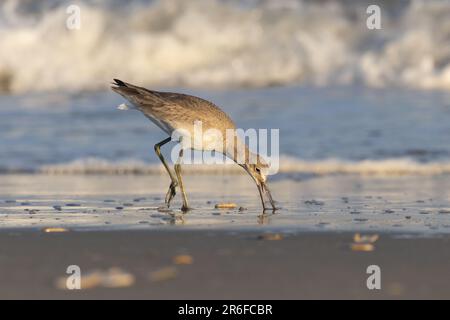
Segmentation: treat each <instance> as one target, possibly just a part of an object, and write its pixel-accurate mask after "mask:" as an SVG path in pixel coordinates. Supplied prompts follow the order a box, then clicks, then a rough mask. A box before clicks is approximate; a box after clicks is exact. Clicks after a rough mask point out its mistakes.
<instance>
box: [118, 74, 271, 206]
mask: <svg viewBox="0 0 450 320" xmlns="http://www.w3.org/2000/svg"><path fill="white" fill-rule="evenodd" d="M111 88H112V89H113V90H114V91H115V92H117V93H118V94H120V95H122V96H123V97H124V98H125V99H127V100H128V101H129V102H131V104H132V105H133V106H134V107H135V108H136V109H138V110H140V111H141V112H142V113H143V114H144V115H145V116H146V117H147V118H149V119H150V120H151V121H152V122H154V123H155V124H156V125H157V126H158V127H159V128H160V129H162V130H163V131H164V132H166V133H167V134H168V135H169V137H168V138H166V139H164V140H162V141H161V142H158V143H157V144H155V152H156V154H157V155H158V157H159V159H160V160H161V162H162V164H163V165H164V168H165V169H166V171H167V173H168V174H169V176H170V179H171V183H170V186H169V190H168V191H167V194H166V197H165V203H166V204H167V206H168V207H169V206H170V202H171V200H172V199H173V197H174V196H175V194H176V188H177V187H178V186H179V187H180V189H181V194H182V198H183V206H182V208H181V210H182V211H187V210H189V205H188V200H187V197H186V192H185V190H184V185H183V180H182V177H181V159H182V157H183V151H184V148H183V147H182V148H181V149H180V152H179V158H178V160H177V161H176V162H175V165H174V169H175V175H176V176H175V175H174V174H173V173H172V171H171V170H170V168H169V166H168V164H167V162H166V161H165V159H164V156H163V155H162V153H161V150H160V148H161V147H162V146H163V145H165V144H166V143H168V142H170V141H171V140H172V134H173V132H174V131H175V130H178V131H184V132H187V133H189V136H190V137H193V136H194V135H195V133H194V132H193V131H194V125H195V123H198V122H200V123H202V127H203V129H206V130H208V129H215V130H217V131H218V132H220V133H221V135H220V138H219V135H217V136H214V135H211V136H209V137H206V138H205V137H202V140H203V141H201V147H200V148H198V150H200V151H205V150H210V151H211V150H214V151H215V152H221V153H223V154H224V155H226V156H227V157H229V158H231V159H232V160H234V161H235V162H236V163H237V164H238V165H240V166H241V167H242V168H244V169H245V171H247V173H248V174H249V175H250V176H251V177H252V179H253V181H254V182H255V184H256V186H257V188H258V191H259V196H260V198H261V202H262V206H263V209H264V210H267V209H268V208H267V207H266V199H265V197H264V195H267V197H268V200H269V202H270V204H271V206H272V210H276V207H275V202H274V200H273V199H272V195H271V193H270V191H269V189H268V187H267V184H266V179H267V176H266V174H265V171H266V170H267V168H268V165H267V163H266V162H265V161H264V160H263V159H262V158H261V157H260V156H259V155H258V154H254V153H252V152H251V151H250V150H249V148H248V147H247V145H246V144H245V143H244V142H242V141H241V140H240V139H238V138H237V137H234V138H233V139H232V140H234V141H225V140H226V139H225V137H226V136H227V134H226V131H227V130H236V126H235V125H234V123H233V121H232V120H231V119H230V117H229V116H228V115H227V114H226V113H225V112H223V111H222V110H221V109H220V108H219V107H217V106H216V105H214V104H213V103H211V102H209V101H206V100H204V99H201V98H198V97H195V96H191V95H187V94H181V93H172V92H160V91H154V90H148V89H145V88H142V87H138V86H135V85H132V84H129V83H126V82H123V81H121V80H117V79H114V83H113V86H112V87H111ZM182 139H183V136H182V137H181V138H180V140H182ZM190 146H191V149H194V150H196V149H197V148H196V142H195V141H194V142H193V143H192V144H190ZM255 159H256V161H255Z"/></svg>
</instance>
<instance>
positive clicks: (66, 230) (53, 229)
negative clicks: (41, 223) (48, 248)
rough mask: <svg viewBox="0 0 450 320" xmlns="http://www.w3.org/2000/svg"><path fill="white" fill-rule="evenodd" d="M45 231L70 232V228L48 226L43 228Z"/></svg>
mask: <svg viewBox="0 0 450 320" xmlns="http://www.w3.org/2000/svg"><path fill="white" fill-rule="evenodd" d="M43 231H44V232H45V233H58V232H69V229H66V228H62V227H48V228H44V230H43Z"/></svg>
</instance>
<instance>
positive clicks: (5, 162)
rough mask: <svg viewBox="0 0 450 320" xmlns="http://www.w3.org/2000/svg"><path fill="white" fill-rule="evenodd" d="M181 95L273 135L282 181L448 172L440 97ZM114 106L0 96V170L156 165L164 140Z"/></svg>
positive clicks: (304, 92) (445, 108) (102, 101)
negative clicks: (292, 176) (299, 176)
mask: <svg viewBox="0 0 450 320" xmlns="http://www.w3.org/2000/svg"><path fill="white" fill-rule="evenodd" d="M174 90H176V89H174ZM177 91H178V90H177ZM184 92H189V93H191V94H195V95H199V96H201V97H205V98H207V99H210V100H212V101H214V102H215V103H216V104H218V105H219V106H221V107H222V108H223V109H224V110H225V111H226V112H228V113H229V114H230V115H231V116H232V118H233V119H234V120H235V122H236V124H237V126H238V127H240V128H244V129H249V128H255V129H280V154H281V156H282V158H281V163H280V165H281V169H282V170H284V172H305V171H306V172H313V173H314V172H315V173H317V172H319V173H324V172H325V173H333V172H339V170H340V169H339V168H341V169H342V167H343V166H344V167H346V168H347V169H348V170H356V171H357V172H359V173H367V172H371V170H372V171H373V170H375V171H377V170H378V171H380V172H381V173H387V174H389V173H390V170H391V171H396V170H397V169H398V170H401V169H402V168H403V169H408V168H411V170H412V171H414V170H415V169H417V170H419V169H420V170H422V171H421V172H420V173H422V174H436V173H440V172H450V143H448V141H450V125H449V123H450V95H449V94H448V93H443V92H435V91H434V92H416V91H405V90H375V89H363V88H356V87H336V88H304V87H288V88H268V89H259V90H241V91H211V90H208V91H192V90H189V91H187V90H184ZM122 102H123V99H122V98H121V97H119V96H118V95H116V94H114V93H112V92H98V93H85V94H79V95H71V94H64V93H53V94H37V95H26V96H0V152H1V157H0V170H1V171H2V172H10V171H19V172H21V171H40V170H44V171H45V172H52V171H57V169H58V168H60V169H61V168H63V169H64V171H65V172H75V171H83V170H85V169H86V170H88V169H92V170H94V171H95V170H97V171H104V172H108V171H115V170H116V169H120V168H122V169H124V170H125V169H126V170H129V171H132V170H133V169H142V168H145V167H146V166H147V165H148V164H151V163H153V164H156V163H159V162H158V161H159V160H158V159H157V157H156V156H155V154H154V152H153V145H154V144H155V143H156V142H158V141H160V140H162V139H163V138H165V137H166V135H165V134H164V133H163V132H161V131H160V129H159V128H157V127H156V126H155V125H153V124H152V123H150V122H149V121H148V120H147V119H146V118H145V117H144V116H143V115H142V114H140V113H139V112H137V111H127V112H123V111H119V110H117V109H116V106H117V105H119V104H120V103H122ZM169 150H170V148H167V149H166V152H168V151H169ZM58 164H63V166H62V167H61V166H55V165H58ZM398 170H397V171H398ZM420 170H419V171H420Z"/></svg>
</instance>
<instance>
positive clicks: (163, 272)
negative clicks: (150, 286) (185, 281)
mask: <svg viewBox="0 0 450 320" xmlns="http://www.w3.org/2000/svg"><path fill="white" fill-rule="evenodd" d="M177 275H178V270H177V268H175V267H172V266H170V267H163V268H161V269H158V270H156V271H153V272H151V273H150V281H152V282H161V281H167V280H170V279H173V278H175V277H176V276H177Z"/></svg>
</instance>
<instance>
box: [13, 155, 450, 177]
mask: <svg viewBox="0 0 450 320" xmlns="http://www.w3.org/2000/svg"><path fill="white" fill-rule="evenodd" d="M4 172H7V171H4ZM14 172H15V173H17V172H19V171H18V170H17V169H15V171H14ZM26 172H29V171H26ZM35 172H36V173H40V174H49V175H64V174H67V175H84V174H124V175H126V174H138V175H140V174H142V175H158V174H165V170H164V167H163V166H162V165H160V164H151V163H146V162H143V161H140V160H134V159H129V160H122V161H108V160H104V159H99V158H84V159H78V160H74V161H71V162H68V163H61V164H52V165H44V166H41V167H39V168H38V169H37V170H36V171H35ZM183 172H185V173H187V174H193V173H195V174H217V173H227V174H240V173H242V174H245V172H244V171H243V170H242V169H241V168H240V167H239V166H237V165H234V164H225V165H184V166H183ZM279 173H282V174H296V173H300V174H303V173H305V174H314V175H333V174H356V175H384V176H391V175H392V176H398V175H439V174H450V162H448V161H446V162H444V161H443V162H429V163H420V162H417V161H415V160H412V159H410V158H399V159H383V160H362V161H348V160H341V159H324V160H314V161H307V160H302V159H298V158H295V157H289V156H282V157H281V158H280V168H279Z"/></svg>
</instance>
